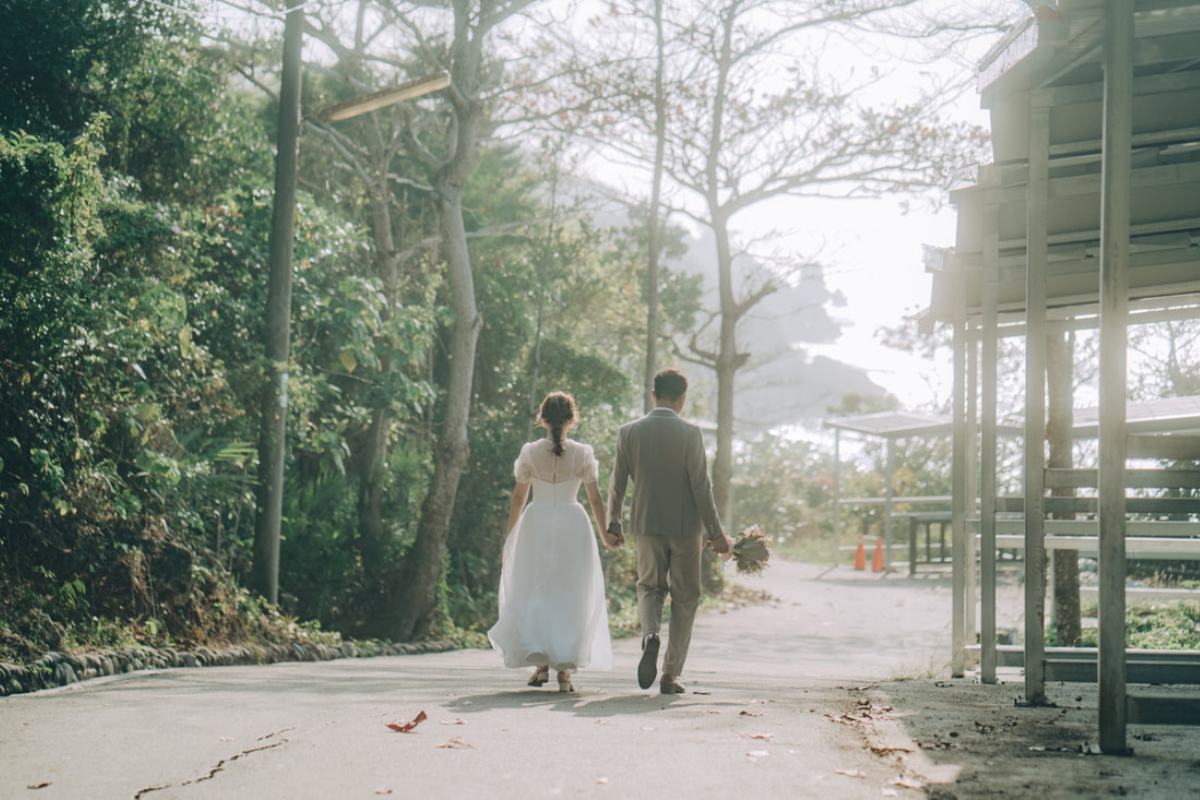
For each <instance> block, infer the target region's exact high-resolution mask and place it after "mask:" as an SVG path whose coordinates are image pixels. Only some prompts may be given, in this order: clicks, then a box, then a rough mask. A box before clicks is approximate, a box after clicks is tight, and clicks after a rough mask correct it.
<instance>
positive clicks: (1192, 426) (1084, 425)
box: [1072, 395, 1200, 438]
mask: <svg viewBox="0 0 1200 800" xmlns="http://www.w3.org/2000/svg"><path fill="white" fill-rule="evenodd" d="M1099 420H1100V409H1099V408H1097V407H1095V406H1093V407H1091V408H1081V409H1076V410H1075V424H1074V425H1073V426H1072V431H1073V432H1074V434H1075V435H1076V436H1078V437H1083V438H1087V437H1095V436H1096V434H1097V432H1098V430H1099V425H1098V423H1099ZM1125 430H1126V431H1127V432H1128V433H1195V432H1200V396H1196V395H1190V396H1187V397H1165V398H1162V399H1160V400H1142V401H1138V402H1136V403H1128V404H1126V406H1125Z"/></svg>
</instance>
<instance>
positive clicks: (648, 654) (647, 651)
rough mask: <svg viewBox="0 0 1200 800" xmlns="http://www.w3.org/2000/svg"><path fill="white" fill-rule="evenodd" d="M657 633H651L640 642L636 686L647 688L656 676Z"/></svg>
mask: <svg viewBox="0 0 1200 800" xmlns="http://www.w3.org/2000/svg"><path fill="white" fill-rule="evenodd" d="M659 644H660V642H659V638H658V634H657V633H652V634H650V635H649V636H647V637H646V639H645V641H643V642H642V660H641V661H639V662H638V686H640V687H642V688H643V689H649V688H650V687H651V686H652V685H653V684H654V679H655V678H657V677H658V646H659Z"/></svg>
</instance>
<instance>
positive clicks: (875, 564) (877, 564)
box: [871, 536, 883, 572]
mask: <svg viewBox="0 0 1200 800" xmlns="http://www.w3.org/2000/svg"><path fill="white" fill-rule="evenodd" d="M871 572H883V539H882V538H881V537H878V536H876V537H875V557H874V558H873V559H871Z"/></svg>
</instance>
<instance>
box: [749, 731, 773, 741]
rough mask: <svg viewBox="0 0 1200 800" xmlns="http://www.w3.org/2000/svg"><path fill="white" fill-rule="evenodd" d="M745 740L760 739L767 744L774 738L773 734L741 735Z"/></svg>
mask: <svg viewBox="0 0 1200 800" xmlns="http://www.w3.org/2000/svg"><path fill="white" fill-rule="evenodd" d="M742 736H745V737H746V738H747V739H762V740H763V741H764V742H769V741H771V740H772V739H774V738H775V734H773V733H743V734H742Z"/></svg>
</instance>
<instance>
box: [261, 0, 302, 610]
mask: <svg viewBox="0 0 1200 800" xmlns="http://www.w3.org/2000/svg"><path fill="white" fill-rule="evenodd" d="M303 44H304V7H303V6H302V5H298V6H295V7H293V8H292V9H291V10H290V11H289V12H288V15H287V21H286V22H285V23H284V32H283V75H282V77H281V83H280V87H279V134H278V141H277V142H276V151H275V206H274V209H273V210H272V216H271V240H270V255H269V259H270V275H269V277H268V287H267V324H266V354H267V361H268V363H269V366H268V370H269V371H268V374H267V384H266V386H264V387H263V396H262V420H261V423H260V433H259V442H258V464H259V467H258V497H257V502H256V505H255V521H254V563H253V567H252V573H253V574H252V577H253V585H254V589H255V590H256V591H257V592H258V593H259V594H261V595H262V596H263V597H265V598H266V599H267V601H268V602H270V603H272V604H274V603H276V602H277V601H278V599H279V529H280V526H281V523H282V519H283V462H284V457H285V456H286V439H287V382H288V359H289V340H290V337H291V317H292V244H293V231H294V222H295V217H296V160H297V155H298V151H299V147H300V51H301V48H302V46H303Z"/></svg>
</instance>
